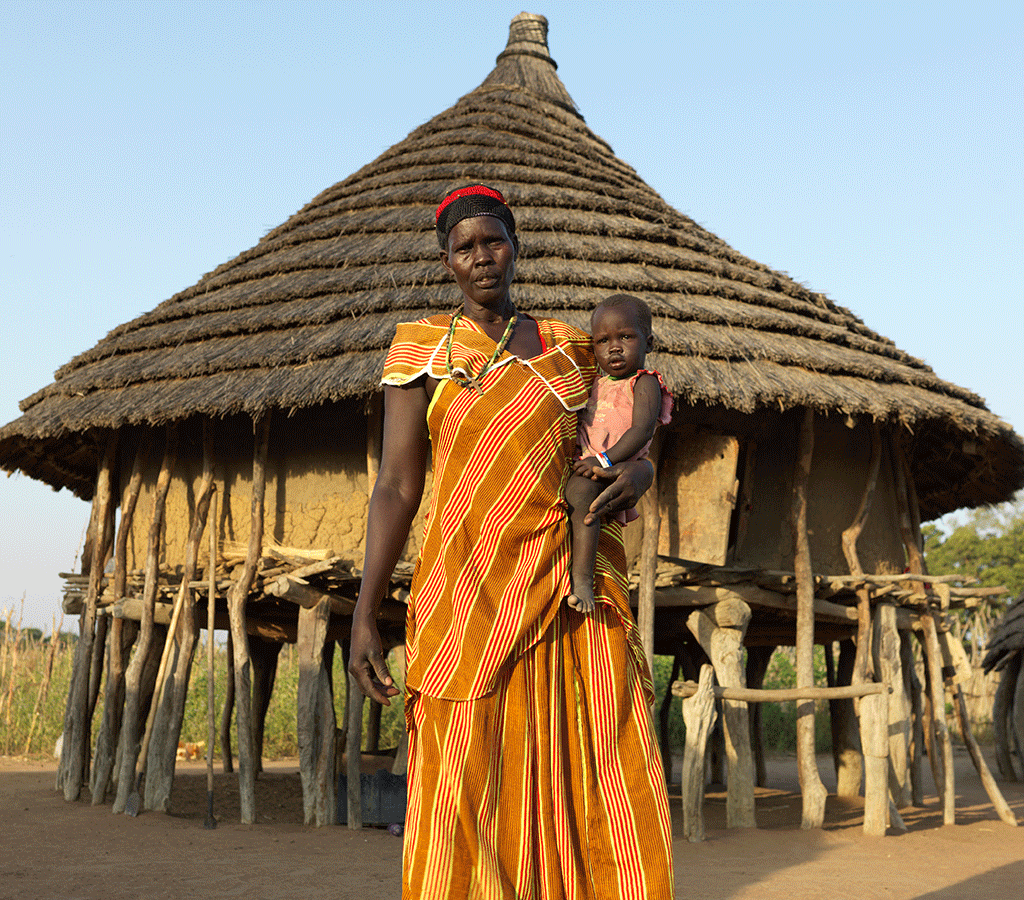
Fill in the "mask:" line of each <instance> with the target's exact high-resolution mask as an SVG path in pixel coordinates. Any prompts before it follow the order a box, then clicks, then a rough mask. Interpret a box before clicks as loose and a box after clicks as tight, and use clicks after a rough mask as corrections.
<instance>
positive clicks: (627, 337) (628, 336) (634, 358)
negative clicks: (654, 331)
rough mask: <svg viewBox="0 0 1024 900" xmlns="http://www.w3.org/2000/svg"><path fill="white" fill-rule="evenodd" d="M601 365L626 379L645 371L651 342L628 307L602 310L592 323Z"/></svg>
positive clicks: (598, 361) (592, 332) (603, 308)
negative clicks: (640, 370)
mask: <svg viewBox="0 0 1024 900" xmlns="http://www.w3.org/2000/svg"><path fill="white" fill-rule="evenodd" d="M590 331H591V336H592V338H593V342H594V356H595V357H596V358H597V364H598V365H599V366H600V367H601V368H602V369H603V370H604V371H605V372H606V373H607V374H609V375H614V376H615V377H616V378H623V377H625V376H628V375H632V374H633V373H634V372H636V370H637V369H639V368H641V367H642V366H643V364H644V360H645V358H646V357H647V351H648V350H649V349H650V344H651V339H650V337H649V336H648V335H646V334H644V333H643V331H642V330H641V329H640V327H639V325H638V324H637V321H636V314H635V313H634V312H633V310H632V309H630V308H629V307H628V306H612V307H606V306H602V307H599V308H598V309H597V310H596V311H595V313H594V316H593V318H592V319H591V321H590Z"/></svg>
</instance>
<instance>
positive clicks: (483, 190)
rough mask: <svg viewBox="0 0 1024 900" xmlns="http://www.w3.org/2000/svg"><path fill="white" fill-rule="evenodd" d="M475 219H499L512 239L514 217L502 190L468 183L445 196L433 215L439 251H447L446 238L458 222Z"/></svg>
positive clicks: (514, 233)
mask: <svg viewBox="0 0 1024 900" xmlns="http://www.w3.org/2000/svg"><path fill="white" fill-rule="evenodd" d="M476 216H494V217H495V218H496V219H500V220H501V221H502V222H504V223H505V229H506V230H507V231H508V234H509V237H510V238H515V236H516V220H515V216H513V215H512V210H511V209H509V208H508V204H507V203H506V202H505V198H504V197H503V196H502V195H501V191H497V190H495V189H494V188H490V187H487V185H485V184H471V185H468V186H467V187H462V188H459V189H458V190H454V191H452V192H451V193H450V194H448V195H447V196H446V197H445V198H444V200H442V201H441V204H440V206H438V207H437V211H436V212H435V213H434V228H435V230H436V231H437V243H438V245H439V246H440V248H441V250H442V251H445V250H447V249H448V236H449V235H450V234H451V231H452V229H453V228H454V227H455V226H456V225H458V224H459V222H461V221H462V220H463V219H469V218H474V217H476ZM517 247H518V244H517Z"/></svg>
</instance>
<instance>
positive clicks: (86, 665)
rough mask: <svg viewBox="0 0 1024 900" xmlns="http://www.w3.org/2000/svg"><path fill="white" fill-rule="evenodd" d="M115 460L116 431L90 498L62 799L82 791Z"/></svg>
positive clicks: (63, 754) (61, 776)
mask: <svg viewBox="0 0 1024 900" xmlns="http://www.w3.org/2000/svg"><path fill="white" fill-rule="evenodd" d="M116 459H117V435H116V433H115V434H114V435H113V436H112V437H111V438H110V439H109V440H108V441H107V447H106V450H105V452H104V454H103V457H102V459H101V460H100V463H99V468H98V471H97V474H96V493H95V495H94V499H93V507H94V512H95V522H96V531H95V533H94V536H93V544H92V562H91V564H90V567H89V588H88V593H87V594H86V601H85V609H84V610H83V612H82V615H81V619H80V622H81V628H80V630H81V634H80V637H79V639H78V644H77V645H76V647H75V659H74V666H73V669H72V672H73V676H72V682H71V688H70V690H69V691H68V703H67V713H66V714H65V717H64V742H63V745H62V748H61V760H60V769H59V770H58V781H59V783H60V784H61V786H62V787H63V788H64V799H65V800H77V799H78V795H79V794H80V793H81V791H82V782H83V778H84V774H85V773H84V770H85V765H86V754H87V745H88V731H89V723H88V722H87V721H86V718H87V716H86V714H87V711H88V706H89V677H90V671H91V662H92V647H93V631H94V629H95V625H96V604H97V601H98V599H99V594H100V586H101V584H102V582H103V564H104V562H105V560H106V549H107V543H108V541H107V527H108V524H109V509H110V504H111V503H112V502H113V491H112V488H111V479H112V477H113V469H114V464H115V462H116Z"/></svg>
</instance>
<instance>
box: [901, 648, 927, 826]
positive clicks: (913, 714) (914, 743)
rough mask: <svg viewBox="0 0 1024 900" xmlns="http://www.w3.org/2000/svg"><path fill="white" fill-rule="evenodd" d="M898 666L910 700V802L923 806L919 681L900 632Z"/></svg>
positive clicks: (911, 657) (904, 688)
mask: <svg viewBox="0 0 1024 900" xmlns="http://www.w3.org/2000/svg"><path fill="white" fill-rule="evenodd" d="M900 665H901V667H902V668H903V690H904V692H905V693H906V695H907V696H908V697H909V698H910V750H909V752H908V754H907V764H908V767H909V770H910V802H911V803H913V805H914V806H924V776H923V775H922V773H921V756H922V754H923V752H924V713H923V707H922V705H921V681H920V679H919V678H918V677H917V666H916V665H915V663H914V645H913V644H912V643H911V635H910V632H907V631H901V632H900Z"/></svg>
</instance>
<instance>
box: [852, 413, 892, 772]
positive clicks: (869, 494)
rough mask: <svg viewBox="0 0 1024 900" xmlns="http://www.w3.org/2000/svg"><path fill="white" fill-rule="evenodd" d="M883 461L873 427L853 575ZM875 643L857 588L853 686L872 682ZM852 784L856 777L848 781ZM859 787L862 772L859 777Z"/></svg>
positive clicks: (865, 599) (864, 594)
mask: <svg viewBox="0 0 1024 900" xmlns="http://www.w3.org/2000/svg"><path fill="white" fill-rule="evenodd" d="M881 461H882V437H881V434H880V432H879V429H878V424H877V423H875V422H872V424H871V458H870V460H869V462H868V477H867V481H866V483H865V485H864V493H863V495H862V496H861V500H860V507H859V508H858V509H857V514H856V515H855V516H854V518H853V522H852V523H851V524H850V526H849V527H848V528H847V529H846V530H845V531H844V532H843V535H842V547H843V556H845V557H846V565H847V567H848V568H849V570H850V574H851V575H863V574H864V569H863V568H862V567H861V564H860V558H859V557H858V555H857V540H858V538H859V537H860V534H861V532H862V531H863V530H864V525H865V524H866V523H867V519H868V514H869V513H870V512H871V502H872V500H873V499H874V496H875V488H876V487H877V486H878V470H879V468H880V467H881ZM870 641H871V591H870V590H869V588H868V587H867V585H861V586H860V587H858V588H857V655H856V658H855V659H854V663H853V680H852V683H853V684H863V683H864V682H866V681H868V680H870V666H871V656H870V649H869V645H870ZM847 780H848V781H852V780H853V778H852V774H851V775H850V776H849V778H848V779H847ZM857 782H858V787H859V782H860V773H859V772H858V777H857Z"/></svg>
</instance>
